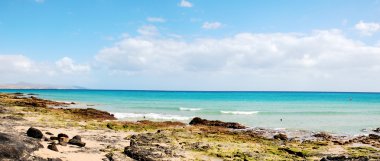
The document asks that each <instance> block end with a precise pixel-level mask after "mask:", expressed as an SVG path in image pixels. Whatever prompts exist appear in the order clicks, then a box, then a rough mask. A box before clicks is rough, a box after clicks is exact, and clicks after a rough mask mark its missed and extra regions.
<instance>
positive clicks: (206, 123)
mask: <svg viewBox="0 0 380 161" xmlns="http://www.w3.org/2000/svg"><path fill="white" fill-rule="evenodd" d="M189 124H190V125H204V126H218V127H225V128H231V129H245V128H246V127H245V126H243V125H241V124H239V123H236V122H222V121H219V120H206V119H201V118H199V117H195V118H193V119H192V120H191V121H190V123H189Z"/></svg>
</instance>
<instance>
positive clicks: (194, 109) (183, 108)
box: [179, 107, 202, 111]
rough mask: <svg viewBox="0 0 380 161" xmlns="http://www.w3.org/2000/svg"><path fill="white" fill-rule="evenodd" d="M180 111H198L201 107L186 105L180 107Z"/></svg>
mask: <svg viewBox="0 0 380 161" xmlns="http://www.w3.org/2000/svg"><path fill="white" fill-rule="evenodd" d="M179 110H180V111H200V110H202V109H201V108H186V107H180V108H179Z"/></svg>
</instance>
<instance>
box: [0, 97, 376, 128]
mask: <svg viewBox="0 0 380 161" xmlns="http://www.w3.org/2000/svg"><path fill="white" fill-rule="evenodd" d="M0 92H23V93H35V94H38V95H39V97H42V98H46V99H52V100H59V101H74V102H80V103H83V107H95V108H98V109H101V110H106V111H109V112H111V113H114V114H115V116H116V117H118V118H120V119H130V120H137V119H143V118H145V119H153V120H180V121H184V122H188V121H190V119H191V118H192V117H194V116H199V117H202V118H207V119H217V120H223V121H234V122H240V123H243V124H245V125H247V126H251V127H265V128H279V129H283V128H285V129H293V130H297V129H299V130H312V131H328V132H334V133H340V134H351V135H352V134H360V133H362V132H361V129H371V128H376V127H380V93H337V92H183V91H122V90H0ZM87 105H90V106H87ZM91 105H94V106H91ZM281 119H282V121H281Z"/></svg>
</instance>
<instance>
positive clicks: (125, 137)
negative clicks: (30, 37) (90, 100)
mask: <svg viewBox="0 0 380 161" xmlns="http://www.w3.org/2000/svg"><path fill="white" fill-rule="evenodd" d="M71 104H75V103H74V102H73V103H71V102H70V103H68V102H67V103H66V102H56V101H51V100H44V99H40V98H37V97H36V96H35V95H33V94H22V93H12V94H9V93H8V94H5V93H0V121H1V122H0V125H1V126H0V160H41V161H43V160H49V161H50V160H52V161H55V160H56V161H59V160H104V161H107V160H108V161H113V160H142V161H155V160H159V161H161V160H162V161H163V160H324V161H328V160H343V161H345V160H347V161H348V160H360V161H361V160H380V135H377V134H375V133H376V130H375V133H374V134H369V135H368V136H367V135H362V136H357V137H346V136H336V135H331V134H329V133H323V132H320V133H311V132H310V133H307V134H305V133H302V134H294V132H289V131H278V130H269V129H262V128H249V129H247V128H246V127H245V126H244V125H241V124H239V123H234V122H222V121H217V120H206V119H202V118H197V117H196V118H194V119H192V121H191V122H189V124H185V123H182V122H171V121H165V122H153V121H148V120H141V121H137V122H129V121H119V120H117V119H116V118H115V117H114V116H113V115H112V114H110V113H108V112H105V111H100V110H96V109H93V108H71ZM378 131H379V132H380V130H378Z"/></svg>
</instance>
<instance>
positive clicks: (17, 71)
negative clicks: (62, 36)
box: [0, 54, 90, 85]
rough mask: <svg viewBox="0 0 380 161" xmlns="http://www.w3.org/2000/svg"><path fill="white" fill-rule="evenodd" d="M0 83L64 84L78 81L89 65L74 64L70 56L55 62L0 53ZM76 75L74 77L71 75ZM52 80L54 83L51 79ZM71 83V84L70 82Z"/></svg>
mask: <svg viewBox="0 0 380 161" xmlns="http://www.w3.org/2000/svg"><path fill="white" fill-rule="evenodd" d="M0 64H1V65H0V75H1V76H2V79H1V80H0V83H16V82H35V83H48V84H55V83H57V84H65V83H68V80H70V81H69V82H70V83H74V82H78V81H79V80H81V78H82V77H85V75H86V74H85V73H88V71H89V70H90V66H88V65H81V64H75V63H74V61H73V60H72V59H70V58H67V57H65V58H62V59H60V60H58V61H57V62H56V63H54V62H44V61H36V60H33V59H31V58H29V57H26V56H24V55H20V54H19V55H16V54H10V55H2V54H0ZM72 75H76V77H71V76H72ZM53 80H54V83H52V81H53ZM70 85H73V84H70Z"/></svg>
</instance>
